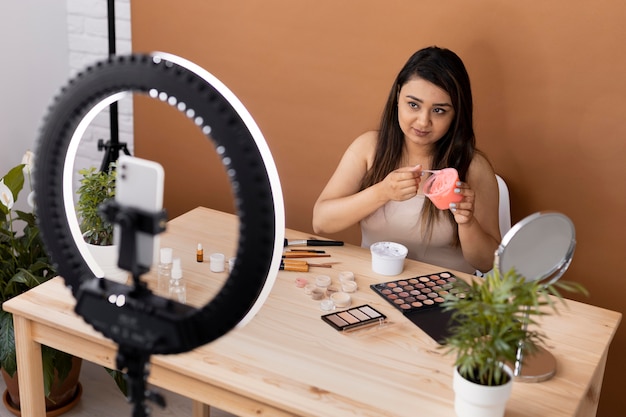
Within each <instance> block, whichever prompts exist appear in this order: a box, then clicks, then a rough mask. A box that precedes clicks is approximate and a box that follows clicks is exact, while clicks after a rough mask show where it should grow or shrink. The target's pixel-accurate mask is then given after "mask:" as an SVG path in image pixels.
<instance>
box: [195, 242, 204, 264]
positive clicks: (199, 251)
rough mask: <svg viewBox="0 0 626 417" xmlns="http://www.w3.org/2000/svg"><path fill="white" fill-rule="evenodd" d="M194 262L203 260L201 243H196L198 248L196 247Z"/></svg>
mask: <svg viewBox="0 0 626 417" xmlns="http://www.w3.org/2000/svg"><path fill="white" fill-rule="evenodd" d="M196 262H204V249H202V243H198V249H196Z"/></svg>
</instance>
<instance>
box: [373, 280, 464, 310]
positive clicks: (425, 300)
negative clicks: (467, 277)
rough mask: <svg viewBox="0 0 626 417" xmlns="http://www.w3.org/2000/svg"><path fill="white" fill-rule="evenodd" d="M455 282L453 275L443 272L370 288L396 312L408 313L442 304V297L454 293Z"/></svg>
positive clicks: (383, 283) (389, 282)
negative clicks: (395, 309) (394, 308)
mask: <svg viewBox="0 0 626 417" xmlns="http://www.w3.org/2000/svg"><path fill="white" fill-rule="evenodd" d="M456 280H457V277H455V276H454V274H452V273H450V272H448V271H444V272H438V273H434V274H428V275H422V276H418V277H414V278H404V279H398V280H395V281H388V282H382V283H380V284H372V285H370V288H372V289H373V290H374V291H375V292H376V293H378V294H379V295H380V296H381V297H383V298H384V299H385V300H387V301H388V302H389V303H390V304H391V305H393V306H394V307H396V308H397V309H398V310H400V311H402V312H403V313H409V312H412V311H419V310H423V309H426V308H430V307H435V306H438V305H440V304H441V303H443V302H444V296H445V295H447V294H449V293H451V292H454V291H455V290H454V288H453V284H454V282H456Z"/></svg>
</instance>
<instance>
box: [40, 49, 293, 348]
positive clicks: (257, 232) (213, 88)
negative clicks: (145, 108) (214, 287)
mask: <svg viewBox="0 0 626 417" xmlns="http://www.w3.org/2000/svg"><path fill="white" fill-rule="evenodd" d="M130 92H137V93H144V94H147V95H149V96H150V97H152V98H154V99H157V100H160V101H163V102H165V103H168V104H169V105H171V106H172V107H174V108H176V109H178V110H179V111H181V112H183V113H184V114H185V115H186V116H187V117H188V118H189V119H190V120H191V121H192V122H193V123H194V124H195V125H197V126H198V127H199V128H200V130H201V131H202V133H203V134H204V135H206V136H207V137H208V138H209V139H211V140H213V142H214V144H215V148H216V151H217V153H218V155H219V157H220V158H221V160H222V162H223V164H224V166H225V169H226V173H227V175H228V177H229V180H230V182H231V186H232V188H233V192H234V195H235V206H236V208H237V214H238V216H239V220H240V226H239V242H238V248H237V255H236V256H237V262H236V263H235V266H234V268H233V270H232V271H231V273H230V275H229V277H228V279H227V280H226V282H225V283H224V285H223V287H222V288H221V290H220V291H219V293H218V294H216V295H215V297H214V298H213V299H212V300H211V301H210V302H209V303H208V304H206V305H205V306H203V307H201V308H199V309H197V310H195V312H194V313H193V314H192V315H190V316H188V317H185V319H184V322H183V325H184V326H185V327H186V328H189V329H193V330H194V332H197V334H195V335H194V336H193V339H194V342H193V344H194V345H195V346H200V345H202V344H206V343H208V342H210V341H212V340H215V339H216V338H218V337H220V336H222V335H224V334H225V333H227V332H228V331H230V330H231V329H232V328H233V327H235V326H241V325H244V324H245V323H247V322H248V321H249V320H250V319H251V318H252V317H253V316H254V315H255V314H256V313H257V311H258V310H259V309H260V308H261V306H262V304H263V302H264V301H265V299H266V298H267V296H268V294H269V292H270V290H271V288H272V286H273V283H274V281H275V279H276V275H277V274H278V270H279V267H280V261H281V255H282V251H283V244H284V222H285V215H284V205H283V196H282V189H281V186H280V181H279V178H278V172H277V170H276V166H275V165H274V161H273V158H272V155H271V152H270V150H269V147H268V146H267V143H266V141H265V139H264V137H263V135H262V134H261V131H260V129H259V128H258V126H257V125H256V123H255V122H254V120H253V118H252V116H251V115H250V114H249V113H248V111H247V110H246V108H245V107H244V106H243V104H242V103H241V102H240V101H239V100H238V99H237V97H236V96H235V95H234V94H233V93H232V92H231V91H230V90H229V89H228V88H227V87H226V86H225V85H224V84H223V83H221V82H220V81H219V80H218V79H217V78H215V77H214V76H213V75H212V74H210V73H209V72H207V71H206V70H204V69H203V68H201V67H200V66H198V65H196V64H194V63H192V62H189V61H187V60H185V59H183V58H180V57H178V56H175V55H171V54H167V53H162V52H155V53H152V54H150V55H137V54H133V55H127V56H117V57H112V58H109V59H108V60H106V61H102V62H99V63H97V64H95V65H93V66H91V67H89V68H87V69H86V70H85V71H84V72H82V73H80V74H79V75H77V76H76V77H74V78H73V79H72V80H70V82H69V84H68V85H67V86H66V87H65V88H64V89H63V90H62V92H61V94H60V95H59V96H58V97H57V98H56V99H55V102H54V103H53V105H52V107H51V108H50V110H49V112H48V114H47V116H46V118H45V120H44V124H43V127H42V130H41V134H40V138H39V141H38V148H37V151H36V155H37V169H36V170H35V193H36V196H37V209H36V211H37V215H38V219H39V224H40V229H41V233H42V238H43V240H44V243H45V245H46V249H47V251H48V253H49V254H50V256H51V258H52V260H53V261H54V262H55V265H56V266H57V270H58V272H59V274H60V275H61V276H63V277H64V279H65V281H66V284H67V285H68V286H69V287H70V288H71V290H72V293H73V294H74V295H75V296H76V294H77V291H78V288H79V287H80V285H81V283H83V282H85V281H86V280H93V279H98V278H97V277H95V276H94V275H95V274H94V272H93V268H91V267H90V264H91V263H92V262H93V258H91V255H89V254H88V252H87V250H86V245H84V244H83V240H82V236H81V234H80V229H79V228H78V223H77V220H76V215H75V210H74V203H73V195H72V186H71V182H72V169H73V161H74V159H75V155H76V148H77V147H78V142H79V141H80V138H81V137H82V134H83V132H84V130H85V129H86V127H87V126H88V125H89V123H90V122H91V120H93V118H94V117H95V116H96V115H97V113H99V111H100V110H102V109H103V108H105V107H106V106H108V105H109V104H110V103H112V102H115V101H117V100H119V99H120V98H122V97H123V96H125V95H127V94H128V93H130ZM85 320H86V321H87V322H89V317H85ZM154 353H173V352H154Z"/></svg>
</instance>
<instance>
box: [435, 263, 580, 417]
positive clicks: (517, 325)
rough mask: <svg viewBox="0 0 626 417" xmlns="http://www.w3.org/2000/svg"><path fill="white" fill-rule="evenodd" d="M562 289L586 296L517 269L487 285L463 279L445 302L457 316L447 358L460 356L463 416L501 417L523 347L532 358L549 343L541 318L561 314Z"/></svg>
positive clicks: (490, 278)
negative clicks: (518, 271) (556, 301)
mask: <svg viewBox="0 0 626 417" xmlns="http://www.w3.org/2000/svg"><path fill="white" fill-rule="evenodd" d="M559 289H565V290H570V291H581V292H585V291H584V289H583V288H582V287H581V286H580V285H577V284H572V283H565V282H561V281H557V282H553V283H548V284H545V283H543V282H541V281H538V280H530V281H527V280H526V279H525V278H524V277H522V276H520V275H519V274H517V273H516V272H515V271H514V270H511V271H509V272H507V273H505V274H504V276H503V275H502V274H501V273H500V272H499V271H498V269H497V268H494V269H493V270H492V271H491V272H490V273H488V274H487V275H486V277H485V279H484V280H482V279H480V278H478V277H474V278H473V279H472V281H471V282H470V283H467V282H465V281H462V280H458V281H457V282H456V285H455V287H454V288H452V289H451V292H450V294H448V295H447V296H446V298H445V301H444V303H443V307H444V309H445V310H448V311H450V310H451V311H452V318H451V320H452V329H451V335H450V336H449V337H448V338H447V339H446V347H447V353H455V354H456V361H455V363H454V366H455V370H454V377H453V388H454V392H455V400H454V409H455V411H456V414H457V416H459V417H478V416H480V417H486V416H489V417H501V416H503V415H504V412H505V408H506V403H507V401H508V398H509V397H510V395H511V388H512V383H513V380H512V378H513V373H512V371H511V369H510V367H509V365H511V366H512V364H514V363H515V361H516V357H517V352H518V348H519V347H520V346H521V347H522V348H523V352H524V355H525V357H528V356H530V357H532V354H533V353H534V352H536V351H537V348H538V347H539V346H540V345H541V344H542V343H543V342H544V338H545V336H544V335H543V334H542V333H541V332H540V331H539V330H537V327H538V326H537V322H536V320H535V318H536V317H539V316H543V315H546V314H549V312H550V310H551V311H554V312H556V311H557V308H556V307H557V306H556V304H555V301H554V298H552V297H550V296H551V295H552V296H555V297H556V299H557V300H560V301H563V298H562V296H561V294H560V293H559V291H558V290H559Z"/></svg>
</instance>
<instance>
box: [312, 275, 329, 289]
mask: <svg viewBox="0 0 626 417" xmlns="http://www.w3.org/2000/svg"><path fill="white" fill-rule="evenodd" d="M315 285H317V286H318V287H320V288H326V287H328V286H329V285H330V277H329V276H328V275H318V276H316V277H315Z"/></svg>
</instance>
